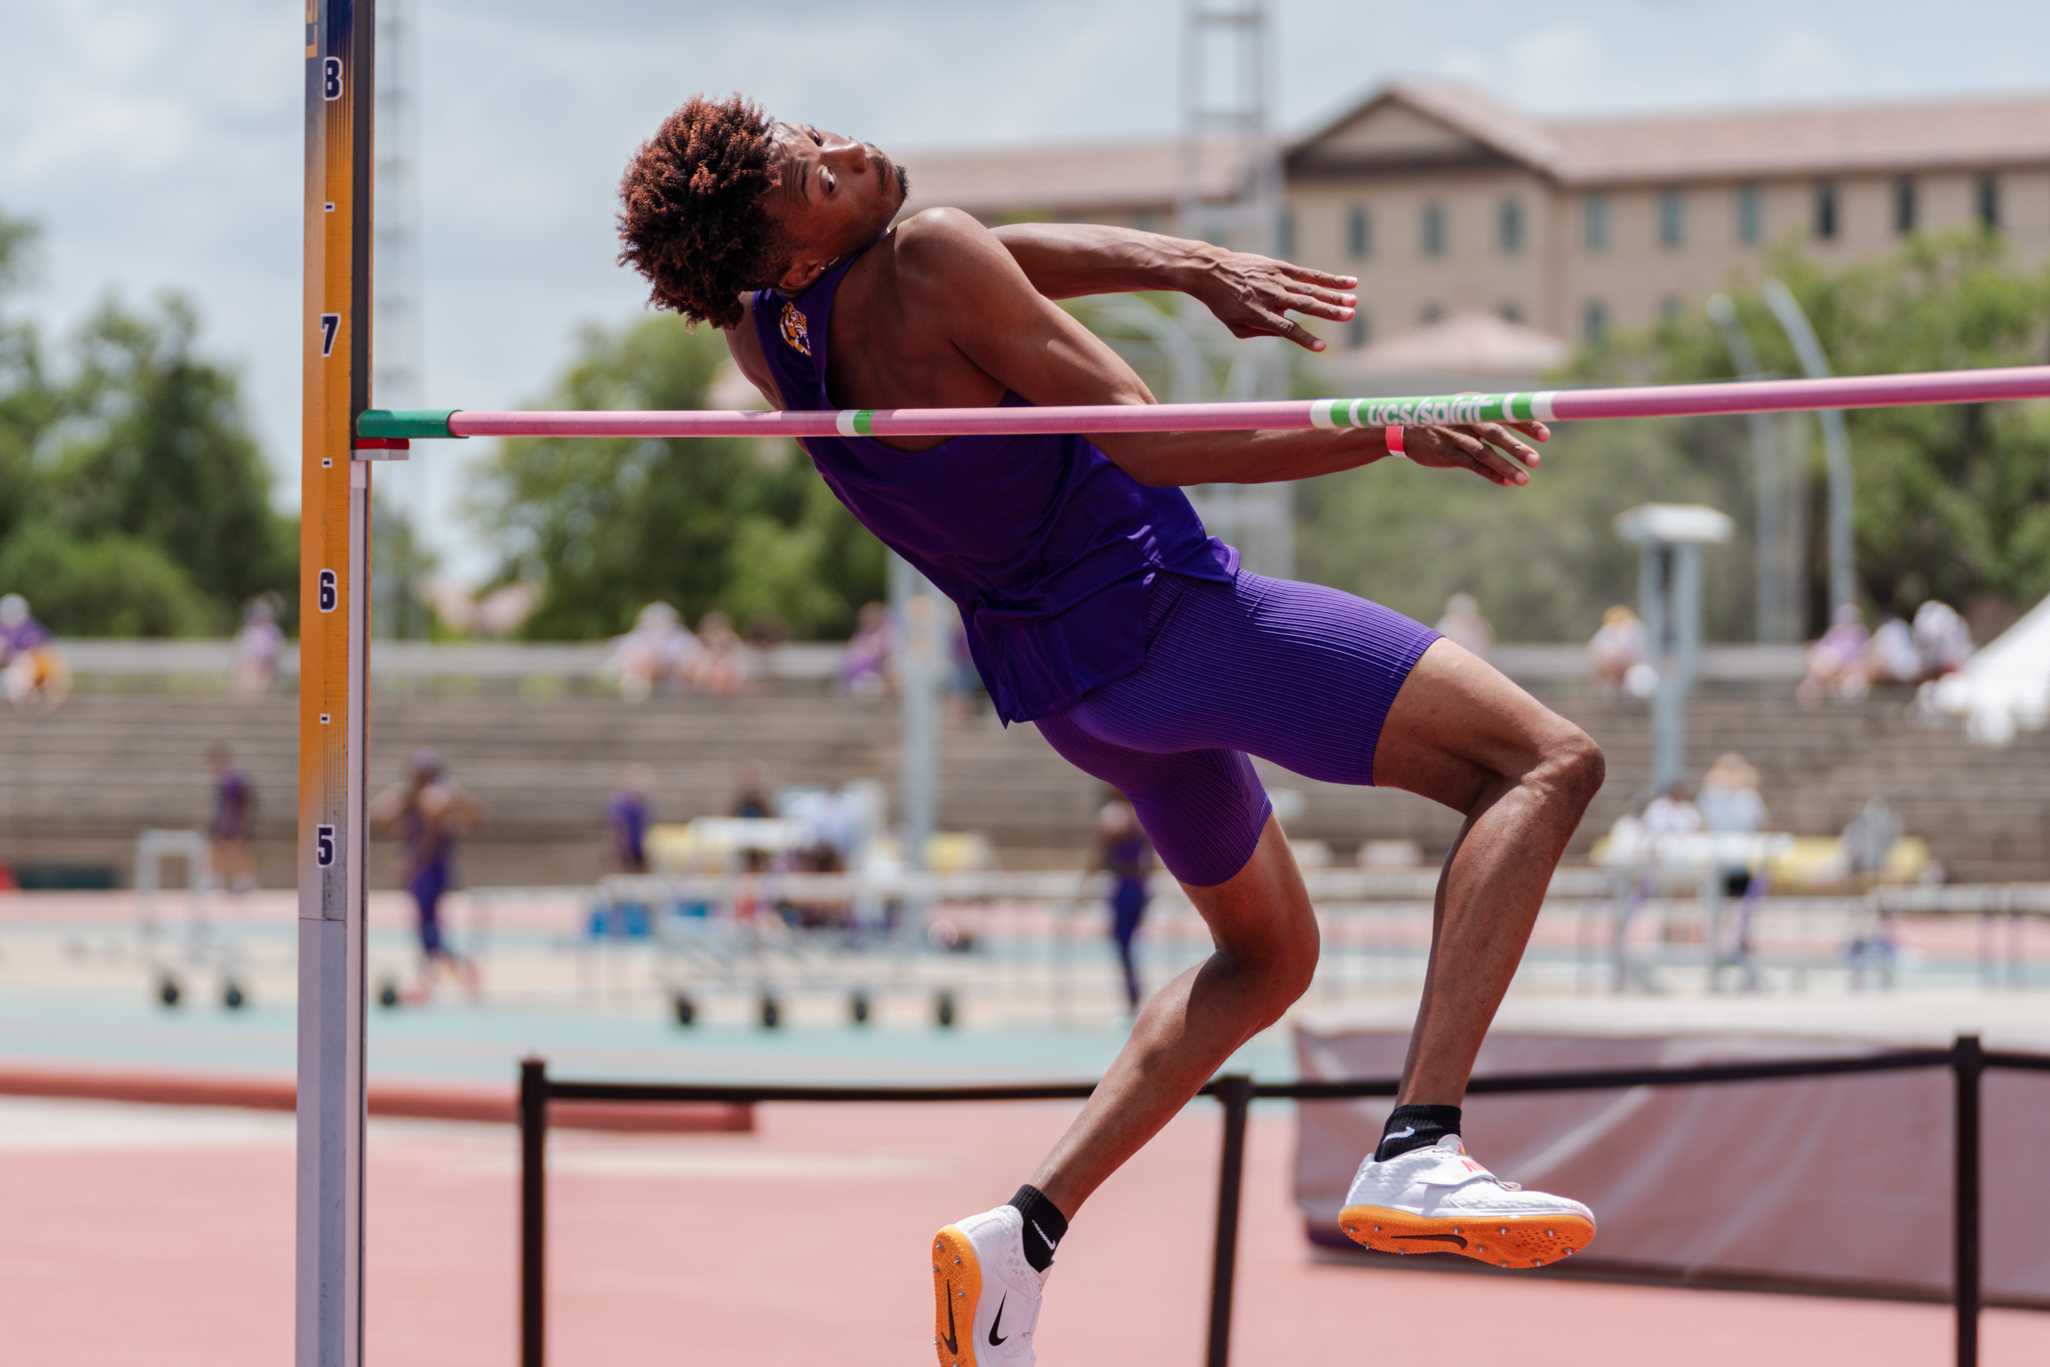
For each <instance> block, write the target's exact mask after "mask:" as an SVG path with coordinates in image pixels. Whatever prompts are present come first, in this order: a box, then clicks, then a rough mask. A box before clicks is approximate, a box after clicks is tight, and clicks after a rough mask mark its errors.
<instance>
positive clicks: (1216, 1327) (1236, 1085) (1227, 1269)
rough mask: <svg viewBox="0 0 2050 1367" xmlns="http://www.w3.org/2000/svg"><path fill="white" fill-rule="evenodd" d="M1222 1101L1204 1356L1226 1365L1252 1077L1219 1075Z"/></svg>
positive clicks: (1212, 1364) (1216, 1365)
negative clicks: (1207, 1339) (1207, 1338)
mask: <svg viewBox="0 0 2050 1367" xmlns="http://www.w3.org/2000/svg"><path fill="white" fill-rule="evenodd" d="M1217 1099H1218V1101H1220V1102H1222V1103H1223V1105H1224V1152H1223V1155H1222V1156H1221V1157H1220V1158H1219V1160H1218V1166H1217V1244H1216V1248H1215V1249H1214V1250H1213V1252H1212V1257H1211V1263H1210V1343H1209V1346H1208V1348H1207V1349H1206V1350H1205V1353H1204V1358H1203V1361H1204V1362H1205V1363H1207V1364H1208V1367H1225V1364H1226V1363H1227V1362H1229V1361H1230V1359H1231V1301H1232V1277H1233V1274H1234V1273H1235V1272H1236V1271H1237V1269H1238V1258H1239V1189H1240V1188H1241V1187H1242V1186H1243V1185H1244V1179H1245V1175H1246V1112H1247V1111H1248V1110H1249V1109H1250V1108H1251V1106H1252V1103H1253V1080H1252V1079H1251V1078H1249V1077H1247V1076H1246V1075H1245V1074H1243V1073H1233V1074H1231V1075H1230V1076H1228V1077H1221V1078H1219V1079H1217Z"/></svg>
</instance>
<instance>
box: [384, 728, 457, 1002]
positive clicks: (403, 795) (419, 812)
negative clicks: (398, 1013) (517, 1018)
mask: <svg viewBox="0 0 2050 1367" xmlns="http://www.w3.org/2000/svg"><path fill="white" fill-rule="evenodd" d="M477 816H478V811H477V804H476V802H475V801H474V800H473V799H472V798H471V797H470V795H469V794H468V793H465V792H464V791H463V790H462V789H461V788H459V787H457V786H456V784H455V783H454V782H453V781H452V780H450V779H449V778H448V776H447V774H446V773H445V772H444V770H443V769H442V764H441V759H440V757H439V756H437V755H436V754H435V753H434V752H433V751H432V750H416V751H414V752H413V759H412V763H411V765H410V766H409V773H408V775H407V780H406V782H405V783H404V784H403V785H401V786H397V787H393V788H391V789H388V790H387V791H385V792H384V793H382V794H380V795H379V796H378V799H377V801H376V802H374V803H372V804H371V808H370V819H371V820H372V821H374V822H376V823H377V824H378V825H380V826H383V827H386V828H387V829H392V828H395V829H397V831H398V832H399V835H400V837H401V838H402V839H403V840H404V841H405V845H406V890H407V891H408V892H410V893H412V895H413V906H414V909H415V911H416V913H417V917H418V919H417V927H418V931H419V936H420V981H419V985H418V986H417V987H416V988H415V989H414V990H413V992H412V993H410V994H409V997H408V999H409V1000H411V1001H414V1002H426V1001H428V1000H430V999H431V998H432V996H433V994H434V980H435V976H436V970H437V969H441V968H446V969H448V970H450V971H451V972H453V973H454V974H455V976H456V978H457V980H458V981H459V982H461V984H462V985H463V988H464V990H465V991H466V992H468V993H469V995H470V996H472V997H475V996H477V995H478V993H479V990H480V985H481V976H480V974H479V972H478V968H477V961H476V960H475V959H472V958H470V957H469V956H468V955H466V954H463V953H460V952H459V951H458V950H457V949H456V948H455V946H453V945H451V944H450V943H449V942H448V936H447V934H446V932H445V931H444V929H443V927H442V923H441V904H442V899H443V898H445V897H446V896H447V895H448V894H449V893H451V892H454V891H455V890H456V888H457V886H458V882H459V880H458V878H457V875H456V842H457V840H458V839H459V838H460V837H462V836H463V835H465V834H467V833H468V832H469V830H470V828H471V827H472V826H474V825H476V822H477Z"/></svg>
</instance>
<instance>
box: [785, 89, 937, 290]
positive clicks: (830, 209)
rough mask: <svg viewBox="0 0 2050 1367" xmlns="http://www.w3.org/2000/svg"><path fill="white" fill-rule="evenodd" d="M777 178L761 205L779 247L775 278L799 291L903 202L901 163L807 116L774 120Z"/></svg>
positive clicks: (869, 236)
mask: <svg viewBox="0 0 2050 1367" xmlns="http://www.w3.org/2000/svg"><path fill="white" fill-rule="evenodd" d="M776 141H777V147H778V154H779V155H778V162H779V165H778V170H779V172H780V174H781V179H780V180H779V182H778V184H777V185H776V186H775V187H774V188H773V189H771V190H770V191H769V192H768V196H767V200H766V203H765V206H764V207H765V208H766V209H767V212H768V215H769V221H770V222H772V223H774V224H775V225H776V229H777V232H778V233H779V234H780V235H781V237H782V241H783V244H784V246H785V248H786V249H787V253H788V254H787V258H786V259H787V262H788V264H787V266H786V267H785V269H784V272H783V274H782V276H781V277H780V278H779V279H778V280H777V281H776V284H777V286H778V287H779V288H781V289H783V290H785V291H795V290H801V289H803V288H804V287H805V286H807V285H809V284H810V283H811V282H812V281H814V280H816V279H818V278H819V276H820V275H822V274H824V273H825V271H826V268H827V267H829V266H831V265H832V264H833V263H834V262H835V261H837V260H839V259H840V258H841V257H843V256H845V255H847V254H848V253H849V252H852V251H857V250H859V249H860V248H861V247H863V246H865V245H867V244H868V243H869V242H871V241H873V240H874V239H875V238H876V237H877V236H878V235H879V234H880V233H881V232H882V231H883V229H885V228H887V227H889V226H890V220H891V219H892V218H894V217H896V215H897V211H898V210H899V209H901V208H903V207H904V200H905V198H906V196H907V195H908V194H909V190H908V189H907V184H908V182H907V181H906V179H905V176H904V169H903V168H902V167H901V166H898V165H897V164H896V163H894V162H892V161H891V160H890V159H889V158H888V157H886V156H884V155H883V154H882V151H881V149H879V148H877V147H875V146H873V145H871V144H869V143H865V142H857V141H855V140H854V139H853V138H849V137H845V136H843V135H841V134H839V133H828V132H827V131H826V130H824V129H823V128H817V127H814V126H813V125H811V124H808V123H779V124H777V125H776Z"/></svg>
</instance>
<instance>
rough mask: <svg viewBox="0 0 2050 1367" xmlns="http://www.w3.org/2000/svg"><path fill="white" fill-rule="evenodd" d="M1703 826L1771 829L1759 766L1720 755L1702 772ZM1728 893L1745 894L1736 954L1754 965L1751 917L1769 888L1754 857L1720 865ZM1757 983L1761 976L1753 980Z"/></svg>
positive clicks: (1718, 830) (1733, 831) (1725, 831)
mask: <svg viewBox="0 0 2050 1367" xmlns="http://www.w3.org/2000/svg"><path fill="white" fill-rule="evenodd" d="M1694 805H1695V807H1696V808H1697V809H1698V810H1699V811H1700V813H1701V825H1702V828H1703V829H1704V830H1706V831H1707V832H1708V833H1709V834H1710V835H1757V834H1758V833H1759V832H1760V831H1763V830H1764V829H1765V799H1764V797H1762V796H1761V795H1760V794H1759V791H1758V770H1757V769H1755V768H1753V767H1752V765H1751V762H1750V761H1749V760H1747V759H1745V758H1744V757H1743V756H1742V755H1738V754H1725V755H1719V756H1717V758H1716V762H1715V763H1714V764H1711V765H1709V766H1708V772H1707V773H1705V774H1703V775H1702V776H1701V792H1700V794H1699V796H1697V797H1696V798H1695V804H1694ZM1718 872H1719V873H1720V874H1721V876H1722V884H1723V895H1724V896H1725V897H1735V898H1739V899H1741V900H1740V903H1739V907H1738V911H1737V925H1736V936H1735V946H1734V947H1735V958H1736V960H1737V961H1738V962H1740V963H1743V964H1746V965H1748V964H1749V963H1750V960H1751V918H1752V914H1753V913H1754V912H1755V911H1756V910H1757V902H1758V899H1759V898H1760V897H1762V896H1763V895H1764V893H1765V876H1764V874H1762V873H1760V872H1758V871H1756V870H1754V869H1753V868H1752V866H1751V863H1750V862H1749V861H1748V860H1725V861H1724V862H1723V864H1722V866H1721V868H1720V869H1719V870H1718ZM1753 981H1754V982H1755V979H1754V980H1753Z"/></svg>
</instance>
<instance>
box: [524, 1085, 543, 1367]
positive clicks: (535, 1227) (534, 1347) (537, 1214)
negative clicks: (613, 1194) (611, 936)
mask: <svg viewBox="0 0 2050 1367" xmlns="http://www.w3.org/2000/svg"><path fill="white" fill-rule="evenodd" d="M547 1151H548V1064H547V1062H546V1061H545V1060H543V1059H538V1058H528V1059H522V1060H520V1367H541V1363H542V1359H543V1357H545V1356H546V1353H547V1342H546V1339H545V1338H544V1336H543V1321H542V1315H541V1311H542V1306H543V1304H544V1300H543V1298H544V1296H545V1295H546V1287H545V1285H544V1279H543V1274H544V1273H545V1272H546V1271H547V1247H546V1242H545V1240H544V1238H543V1234H544V1232H545V1225H544V1221H545V1219H546V1211H545V1210H544V1208H543V1207H544V1204H545V1202H546V1199H547V1188H546V1186H545V1184H544V1178H545V1176H546V1172H545V1169H544V1167H543V1164H544V1161H545V1159H546V1157H547Z"/></svg>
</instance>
